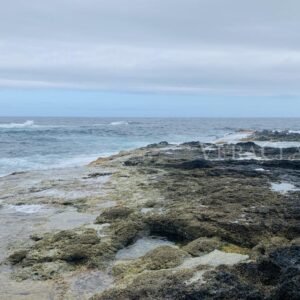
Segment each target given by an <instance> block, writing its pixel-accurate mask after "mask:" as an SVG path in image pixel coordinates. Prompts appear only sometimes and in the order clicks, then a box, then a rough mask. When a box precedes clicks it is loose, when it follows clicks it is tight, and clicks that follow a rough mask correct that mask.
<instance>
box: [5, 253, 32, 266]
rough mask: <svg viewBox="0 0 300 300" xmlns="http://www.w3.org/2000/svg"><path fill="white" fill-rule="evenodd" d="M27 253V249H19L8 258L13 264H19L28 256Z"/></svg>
mask: <svg viewBox="0 0 300 300" xmlns="http://www.w3.org/2000/svg"><path fill="white" fill-rule="evenodd" d="M27 253H28V251H27V250H18V251H16V252H14V253H12V254H11V255H10V256H9V257H8V260H9V262H10V263H11V264H13V265H15V264H18V263H20V262H21V261H22V260H23V259H24V258H25V257H26V255H27Z"/></svg>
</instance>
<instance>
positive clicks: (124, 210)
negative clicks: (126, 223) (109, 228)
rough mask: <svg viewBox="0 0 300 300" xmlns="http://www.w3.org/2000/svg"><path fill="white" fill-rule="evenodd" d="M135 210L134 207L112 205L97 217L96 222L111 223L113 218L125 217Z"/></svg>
mask: <svg viewBox="0 0 300 300" xmlns="http://www.w3.org/2000/svg"><path fill="white" fill-rule="evenodd" d="M133 212H134V210H133V209H131V208H128V207H121V206H119V207H112V208H108V209H105V210H104V211H103V212H102V213H101V215H100V216H99V217H97V219H96V221H95V223H96V224H103V223H110V222H111V221H112V220H116V219H125V218H127V217H128V216H129V215H130V214H132V213H133Z"/></svg>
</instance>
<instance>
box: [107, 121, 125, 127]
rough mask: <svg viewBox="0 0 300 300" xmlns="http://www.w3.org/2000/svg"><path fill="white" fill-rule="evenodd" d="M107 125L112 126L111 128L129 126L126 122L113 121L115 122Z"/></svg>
mask: <svg viewBox="0 0 300 300" xmlns="http://www.w3.org/2000/svg"><path fill="white" fill-rule="evenodd" d="M109 125H112V126H120V125H129V122H127V121H115V122H111V123H109Z"/></svg>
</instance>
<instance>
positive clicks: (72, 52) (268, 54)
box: [0, 0, 300, 95]
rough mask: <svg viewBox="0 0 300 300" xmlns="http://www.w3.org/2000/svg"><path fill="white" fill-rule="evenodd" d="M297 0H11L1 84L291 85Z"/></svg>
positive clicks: (286, 88)
mask: <svg viewBox="0 0 300 300" xmlns="http://www.w3.org/2000/svg"><path fill="white" fill-rule="evenodd" d="M299 11H300V2H299V1H298V0H286V1H284V2H283V1H282V0H251V1H240V0H226V1H224V0H185V1H179V0H164V1H161V0H160V1H158V0H110V1H107V0H106V1H103V0H51V1H50V0H45V1H40V0H26V1H24V0H10V1H5V3H2V5H1V10H0V87H2V88H5V87H13V88H15V87H16V88H17V87H31V88H32V87H33V88H34V87H37V88H40V87H50V88H55V87H57V88H82V89H100V90H118V91H119V90H126V91H127V90H129V91H175V92H176V91H184V92H197V93H213V94H229V95H231V94H232V95H252V94H253V95H256V94H257V95H299V94H300V85H299V82H300V18H299Z"/></svg>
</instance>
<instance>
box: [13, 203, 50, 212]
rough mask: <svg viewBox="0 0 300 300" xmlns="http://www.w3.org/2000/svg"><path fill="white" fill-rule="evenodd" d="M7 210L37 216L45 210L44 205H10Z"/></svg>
mask: <svg viewBox="0 0 300 300" xmlns="http://www.w3.org/2000/svg"><path fill="white" fill-rule="evenodd" d="M7 208H8V210H13V211H16V212H19V213H23V214H35V213H38V212H40V211H42V210H43V209H45V208H44V206H43V205H39V204H24V205H8V206H7Z"/></svg>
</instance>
